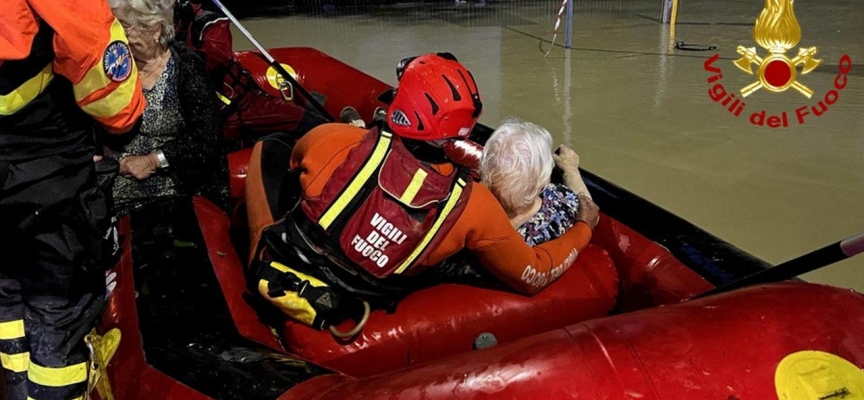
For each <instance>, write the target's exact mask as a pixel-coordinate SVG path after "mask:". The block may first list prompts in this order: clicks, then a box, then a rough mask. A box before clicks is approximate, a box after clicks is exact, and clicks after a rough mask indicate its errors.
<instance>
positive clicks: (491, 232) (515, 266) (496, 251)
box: [456, 184, 591, 294]
mask: <svg viewBox="0 0 864 400" xmlns="http://www.w3.org/2000/svg"><path fill="white" fill-rule="evenodd" d="M468 201H469V203H468V204H467V205H466V208H465V210H464V211H463V213H462V216H461V217H460V220H459V222H457V225H458V224H462V225H463V226H467V227H468V228H467V234H466V236H465V240H466V243H465V246H466V248H467V249H468V250H471V251H472V252H473V253H474V254H475V255H476V256H477V258H478V259H479V260H480V262H481V263H482V264H483V266H484V267H485V268H486V269H487V270H488V271H489V272H490V273H492V274H493V275H495V276H496V277H497V278H498V279H501V280H502V281H503V282H504V283H506V284H507V285H508V286H510V287H512V288H514V289H516V290H518V291H520V292H522V293H526V294H534V293H537V292H539V291H540V290H541V289H543V288H544V287H546V286H547V285H549V284H550V283H552V282H553V281H555V279H557V278H558V277H560V276H561V275H562V274H563V273H564V272H565V271H567V269H568V268H570V265H572V264H573V261H575V260H576V257H577V256H578V255H579V253H581V252H582V250H584V249H585V247H586V246H588V242H589V241H590V240H591V228H590V227H589V226H588V224H586V223H584V222H578V223H576V225H574V226H573V227H572V228H571V229H570V230H569V231H567V233H565V234H564V235H561V237H559V238H557V239H554V240H550V241H548V242H546V243H543V244H541V245H539V246H535V247H531V246H528V245H527V244H525V240H524V239H523V238H522V237H521V236H520V235H519V233H517V232H516V230H515V229H513V227H512V226H511V225H510V221H509V219H507V214H506V213H505V212H504V209H503V208H501V206H500V204H499V203H498V201H497V200H496V199H495V196H494V195H492V193H491V192H490V191H489V189H487V188H486V187H485V186H483V185H480V184H475V186H474V188H473V189H472V193H471V198H469V200H468ZM456 229H460V228H459V227H458V226H457V227H456ZM462 229H464V228H462Z"/></svg>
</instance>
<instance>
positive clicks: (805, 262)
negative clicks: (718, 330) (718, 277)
mask: <svg viewBox="0 0 864 400" xmlns="http://www.w3.org/2000/svg"><path fill="white" fill-rule="evenodd" d="M862 252H864V232H861V233H859V234H857V235H855V236H852V237H850V238H847V239H844V240H841V241H839V242H836V243H832V244H830V245H828V246H825V247H823V248H821V249H819V250H815V251H812V252H810V253H807V254H805V255H803V256H801V257H798V258H795V259H792V260H789V261H786V262H784V263H782V264H780V265H777V266H776V267H773V268H768V269H766V270H764V271H760V272H757V273H755V274H752V275H749V276H746V277H744V278H742V279H739V280H737V281H735V282H732V283H730V284H728V285H724V286H721V287H718V288H716V289H713V290H710V291H708V292H705V293H703V294H700V295H699V296H696V297H695V298H700V297H705V296H711V295H715V294H719V293H725V292H728V291H731V290H735V289H740V288H743V287H747V286H751V285H758V284H760V283H768V282H779V281H783V280H786V279H791V278H794V277H796V276H798V275H802V274H806V273H808V272H811V271H815V270H817V269H819V268H822V267H824V266H826V265H830V264H833V263H835V262H837V261H841V260H844V259H847V258H849V257H852V256H854V255H856V254H859V253H862Z"/></svg>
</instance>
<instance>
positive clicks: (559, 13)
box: [544, 0, 573, 57]
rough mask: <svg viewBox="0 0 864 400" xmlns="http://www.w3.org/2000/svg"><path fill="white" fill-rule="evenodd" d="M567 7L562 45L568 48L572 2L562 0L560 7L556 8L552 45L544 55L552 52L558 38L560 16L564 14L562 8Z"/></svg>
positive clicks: (570, 33) (570, 35) (570, 32)
mask: <svg viewBox="0 0 864 400" xmlns="http://www.w3.org/2000/svg"><path fill="white" fill-rule="evenodd" d="M565 9H567V26H566V27H565V35H566V37H565V38H564V47H566V48H568V49H569V48H570V42H571V39H572V35H573V31H572V24H573V3H572V2H571V1H570V0H564V1H562V2H561V7H560V8H558V17H557V19H556V20H555V28H553V29H552V46H551V47H550V48H549V50H548V51H546V54H545V55H544V57H545V56H548V55H549V53H551V52H552V49H554V48H555V39H557V38H558V28H560V27H561V17H562V16H563V15H564V10H565Z"/></svg>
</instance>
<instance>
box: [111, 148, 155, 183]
mask: <svg viewBox="0 0 864 400" xmlns="http://www.w3.org/2000/svg"><path fill="white" fill-rule="evenodd" d="M158 166H159V160H158V159H157V158H156V155H155V154H153V153H150V154H147V155H143V156H127V157H123V159H121V160H120V175H123V176H125V177H127V178H132V179H136V180H139V181H143V180H145V179H147V178H149V177H150V175H152V174H153V173H154V172H156V167H158Z"/></svg>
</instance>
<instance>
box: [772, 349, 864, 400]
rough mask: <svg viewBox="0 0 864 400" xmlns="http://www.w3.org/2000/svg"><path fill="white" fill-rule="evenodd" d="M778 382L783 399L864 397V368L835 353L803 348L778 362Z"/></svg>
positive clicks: (854, 399) (857, 399)
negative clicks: (803, 349) (804, 349)
mask: <svg viewBox="0 0 864 400" xmlns="http://www.w3.org/2000/svg"><path fill="white" fill-rule="evenodd" d="M774 386H775V387H776V388H777V398H778V399H780V400H817V399H824V400H835V399H836V400H841V399H842V400H864V371H862V370H861V368H858V367H857V366H856V365H855V364H852V363H851V362H849V361H847V360H845V359H843V358H842V357H839V356H836V355H834V354H830V353H825V352H822V351H812V350H808V351H799V352H797V353H792V354H790V355H788V356H786V358H784V359H783V361H781V362H780V365H778V366H777V370H776V371H775V373H774Z"/></svg>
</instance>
